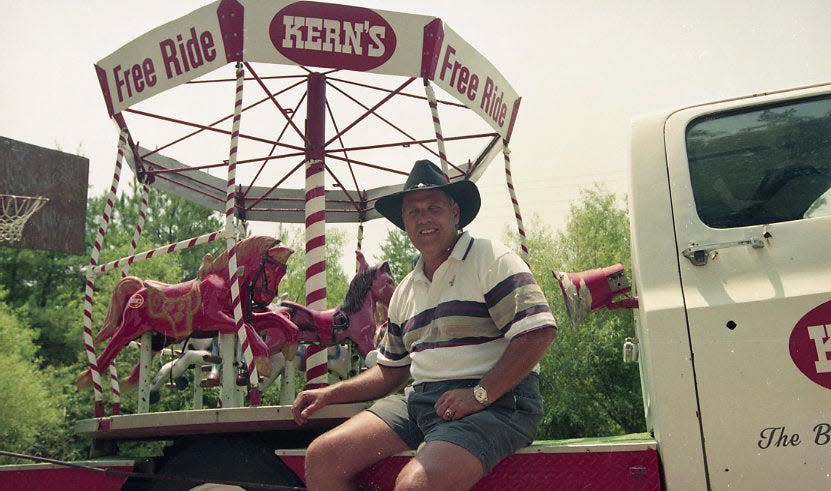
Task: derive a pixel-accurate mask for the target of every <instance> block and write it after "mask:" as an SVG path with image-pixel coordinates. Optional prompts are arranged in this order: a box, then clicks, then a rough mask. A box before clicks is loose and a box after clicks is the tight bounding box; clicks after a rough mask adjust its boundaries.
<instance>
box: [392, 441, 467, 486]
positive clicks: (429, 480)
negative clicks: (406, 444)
mask: <svg viewBox="0 0 831 491" xmlns="http://www.w3.org/2000/svg"><path fill="white" fill-rule="evenodd" d="M482 474H483V470H482V462H481V461H479V459H478V458H476V456H474V455H473V454H472V453H470V452H469V451H468V450H467V449H465V448H462V447H460V446H458V445H456V444H455V443H450V442H444V441H441V440H434V441H430V442H427V443H426V444H424V446H423V447H422V448H421V449H420V450H419V451H418V453H417V454H416V456H415V458H413V459H412V460H410V462H409V463H408V464H407V465H406V466H404V469H402V470H401V473H400V474H399V475H398V479H396V481H395V489H396V490H405V489H407V490H415V489H423V490H430V491H434V490H444V489H449V490H459V489H470V488H471V487H473V485H474V484H476V483H477V482H478V481H479V479H481V478H482Z"/></svg>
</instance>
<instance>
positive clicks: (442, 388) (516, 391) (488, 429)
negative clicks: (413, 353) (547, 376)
mask: <svg viewBox="0 0 831 491" xmlns="http://www.w3.org/2000/svg"><path fill="white" fill-rule="evenodd" d="M478 382H479V380H478V379H476V380H447V381H443V382H423V383H420V384H417V385H414V386H413V387H408V388H407V390H406V391H405V393H404V394H394V395H391V396H388V397H386V398H384V399H381V400H379V401H377V402H376V403H375V404H373V405H372V406H371V407H370V408H369V409H368V410H369V411H370V412H371V413H373V414H375V415H376V416H378V417H379V418H381V419H382V420H384V422H385V423H387V424H388V425H389V426H390V428H392V429H393V431H395V433H396V434H397V435H398V436H399V437H400V438H401V440H403V441H404V443H405V444H406V445H407V446H408V447H410V449H412V450H415V449H416V448H418V446H419V445H420V444H421V442H430V441H436V440H437V441H445V442H450V443H453V444H456V445H459V446H460V447H462V448H465V449H467V450H468V451H469V452H470V453H472V454H473V455H475V456H476V457H477V458H478V459H479V460H480V461H481V462H482V468H483V470H484V475H488V474H489V473H490V472H491V470H492V469H493V466H495V465H496V464H497V463H499V461H500V460H502V459H504V458H505V457H507V456H508V455H511V454H513V453H514V452H516V451H517V450H518V449H520V448H522V447H526V446H528V445H530V444H531V442H532V441H533V440H534V436H535V435H536V433H537V425H538V424H539V422H540V419H541V418H542V415H543V412H542V398H541V397H540V389H539V380H538V376H537V374H536V373H533V372H532V373H530V374H529V375H528V376H527V377H525V379H523V380H522V381H521V382H520V383H519V384H517V386H516V387H514V388H513V389H512V390H510V391H508V392H507V393H505V395H503V396H502V397H500V398H499V399H497V400H496V401H494V402H493V403H492V404H490V405H489V406H488V407H486V408H485V409H483V410H482V411H479V412H477V413H473V414H469V415H467V416H465V417H464V418H461V419H459V420H456V421H445V420H443V419H442V418H441V417H439V416H438V415H437V414H436V410H435V408H434V407H433V406H434V405H435V403H436V401H437V400H438V399H439V397H441V395H442V394H444V393H445V392H447V391H448V390H451V389H459V388H464V387H473V386H474V385H476V384H477V383H478Z"/></svg>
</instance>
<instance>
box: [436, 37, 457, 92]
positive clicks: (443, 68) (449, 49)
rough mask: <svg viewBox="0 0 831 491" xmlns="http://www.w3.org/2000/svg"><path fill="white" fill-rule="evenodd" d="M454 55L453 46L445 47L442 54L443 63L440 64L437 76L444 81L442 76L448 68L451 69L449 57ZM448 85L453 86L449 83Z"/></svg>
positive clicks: (451, 64)
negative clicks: (439, 71)
mask: <svg viewBox="0 0 831 491" xmlns="http://www.w3.org/2000/svg"><path fill="white" fill-rule="evenodd" d="M455 54H456V50H455V49H453V46H450V45H449V44H448V45H447V50H446V51H445V52H444V61H443V62H442V64H441V74H439V78H440V79H442V80H444V75H445V73H446V72H447V69H448V68H452V67H453V63H452V62H451V61H450V57H451V56H453V55H455ZM450 85H453V83H452V82H451V83H450Z"/></svg>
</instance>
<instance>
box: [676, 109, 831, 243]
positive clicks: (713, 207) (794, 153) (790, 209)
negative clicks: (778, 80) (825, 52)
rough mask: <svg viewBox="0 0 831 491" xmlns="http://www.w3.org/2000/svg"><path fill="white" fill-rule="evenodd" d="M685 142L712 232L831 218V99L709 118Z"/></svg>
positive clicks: (702, 213) (692, 127) (693, 126)
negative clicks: (816, 217) (827, 216)
mask: <svg viewBox="0 0 831 491" xmlns="http://www.w3.org/2000/svg"><path fill="white" fill-rule="evenodd" d="M686 139H687V142H686V143H687V155H688V159H689V166H690V180H691V182H692V190H693V196H694V197H695V206H696V209H697V211H698V216H699V217H700V218H701V221H702V222H704V223H705V224H706V225H708V226H710V227H714V228H729V227H743V226H748V225H761V224H768V223H775V222H784V221H789V220H799V219H802V218H810V217H815V216H822V215H831V97H827V96H825V97H817V98H810V99H802V100H799V101H793V102H788V103H779V104H776V105H770V106H764V107H758V106H757V107H754V108H753V109H752V110H742V111H731V112H727V113H718V114H710V115H706V116H702V117H700V118H697V119H695V120H693V121H692V122H691V123H690V124H689V126H688V127H687V134H686Z"/></svg>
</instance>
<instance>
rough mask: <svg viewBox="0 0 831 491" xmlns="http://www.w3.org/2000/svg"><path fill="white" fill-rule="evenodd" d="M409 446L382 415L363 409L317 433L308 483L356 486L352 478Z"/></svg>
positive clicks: (310, 451)
mask: <svg viewBox="0 0 831 491" xmlns="http://www.w3.org/2000/svg"><path fill="white" fill-rule="evenodd" d="M405 450H408V448H407V445H406V444H405V443H404V442H403V441H402V440H401V438H399V437H398V435H397V434H396V433H395V432H394V431H393V430H392V428H390V427H389V425H387V423H385V422H384V421H383V420H382V419H381V418H379V417H378V416H376V415H374V414H372V413H370V412H368V411H363V412H361V413H358V414H357V415H355V416H353V417H352V418H350V419H349V420H348V421H346V422H345V423H343V424H342V425H340V426H338V427H337V428H334V429H332V430H330V431H328V432H326V433H324V434H323V435H321V436H319V437H317V438H316V439H315V441H313V442H312V444H311V445H309V448H308V450H307V451H306V486H307V487H308V488H309V489H312V490H318V489H357V488H356V487H355V484H354V482H353V479H354V478H355V476H356V475H358V473H359V472H361V471H362V470H363V469H365V468H366V467H369V466H370V465H372V464H374V463H375V462H378V461H379V460H381V459H384V458H386V457H389V456H390V455H395V454H397V453H400V452H403V451H405Z"/></svg>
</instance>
